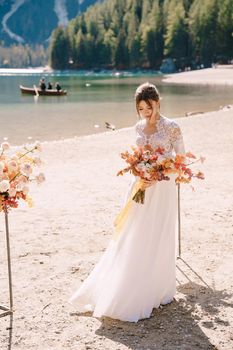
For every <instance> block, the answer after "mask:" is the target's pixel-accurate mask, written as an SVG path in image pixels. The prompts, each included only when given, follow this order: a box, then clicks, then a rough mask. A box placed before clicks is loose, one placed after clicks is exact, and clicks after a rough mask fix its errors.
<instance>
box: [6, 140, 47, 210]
mask: <svg viewBox="0 0 233 350" xmlns="http://www.w3.org/2000/svg"><path fill="white" fill-rule="evenodd" d="M9 150H10V145H9V143H8V142H3V143H2V144H1V147H0V211H5V212H7V211H8V210H9V209H10V208H17V207H18V202H19V200H20V199H23V200H25V201H26V202H27V204H28V205H29V206H32V200H31V198H30V197H29V195H28V193H29V183H30V182H31V181H36V182H37V183H38V184H40V183H42V182H43V181H44V180H45V176H44V174H43V173H39V174H37V175H34V174H33V170H34V167H36V166H40V165H41V160H40V158H39V157H38V156H32V154H33V153H34V152H36V151H41V145H40V144H39V143H36V144H35V145H33V146H31V147H30V148H28V147H26V146H25V147H24V148H23V149H22V150H20V151H18V152H16V153H15V154H13V155H10V154H9V153H10V152H9Z"/></svg>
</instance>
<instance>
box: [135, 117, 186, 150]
mask: <svg viewBox="0 0 233 350" xmlns="http://www.w3.org/2000/svg"><path fill="white" fill-rule="evenodd" d="M145 126H146V120H145V119H142V120H140V121H139V122H138V123H137V124H136V125H135V129H136V144H137V146H145V145H148V144H149V145H150V146H151V147H153V148H157V147H158V146H160V147H163V148H164V149H165V155H166V156H167V157H170V156H171V157H172V156H174V155H175V154H176V153H181V154H183V153H185V147H184V142H183V136H182V132H181V130H180V127H179V125H178V124H177V123H176V122H175V121H174V120H172V119H168V118H166V117H164V116H162V115H161V116H160V119H159V121H158V122H157V131H156V132H154V133H152V134H151V135H147V134H145V133H144V131H143V130H144V128H145ZM174 153H175V154H174Z"/></svg>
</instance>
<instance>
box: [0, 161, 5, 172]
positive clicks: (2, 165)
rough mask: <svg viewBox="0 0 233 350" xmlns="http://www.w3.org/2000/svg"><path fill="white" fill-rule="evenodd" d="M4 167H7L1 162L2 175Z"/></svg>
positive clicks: (0, 170)
mask: <svg viewBox="0 0 233 350" xmlns="http://www.w3.org/2000/svg"><path fill="white" fill-rule="evenodd" d="M4 167H5V164H4V163H3V162H0V174H2V173H3V169H4Z"/></svg>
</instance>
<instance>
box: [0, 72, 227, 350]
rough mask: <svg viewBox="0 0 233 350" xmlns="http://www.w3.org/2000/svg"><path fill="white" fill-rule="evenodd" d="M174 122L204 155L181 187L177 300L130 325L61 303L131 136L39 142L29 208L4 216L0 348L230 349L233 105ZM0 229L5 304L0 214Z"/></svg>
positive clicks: (115, 199)
mask: <svg viewBox="0 0 233 350" xmlns="http://www.w3.org/2000/svg"><path fill="white" fill-rule="evenodd" d="M216 71H217V70H216ZM198 73H199V72H198ZM200 73H201V71H200ZM229 73H230V71H229ZM181 74H182V73H181ZM187 74H191V72H189V73H187ZM177 122H178V123H179V125H180V127H181V129H182V132H183V136H184V141H185V146H186V151H192V152H193V153H195V154H196V155H202V156H205V157H206V161H205V163H204V164H203V165H200V166H199V167H198V168H200V170H202V171H204V173H205V177H206V179H205V180H204V181H195V182H194V183H193V185H194V187H195V191H192V189H191V187H190V186H189V185H182V187H181V229H182V255H181V257H182V258H181V259H177V294H176V296H175V300H174V301H173V302H172V303H171V304H169V305H165V306H163V307H160V308H159V309H154V310H153V314H152V317H151V318H150V319H145V320H140V321H139V322H138V323H130V322H122V321H119V320H113V319H110V318H107V317H103V318H101V319H97V318H93V317H92V314H91V313H86V314H79V313H77V312H76V310H75V309H74V307H73V306H71V305H70V304H68V298H69V297H70V295H71V293H72V292H73V291H74V290H75V289H76V287H78V286H79V285H80V284H81V283H82V281H83V280H84V279H85V278H86V277H87V276H88V274H89V273H90V271H91V270H92V268H93V266H94V265H95V263H96V262H97V261H98V260H99V258H100V257H101V255H102V254H103V251H104V250H105V249H106V247H107V245H108V243H109V240H110V238H111V236H112V234H113V221H114V219H115V217H116V215H117V213H118V212H119V210H120V208H121V206H122V203H123V201H124V197H125V195H126V192H127V190H128V186H129V183H130V180H131V179H130V176H124V177H117V176H116V173H117V171H118V170H119V169H120V168H122V165H123V162H122V160H121V158H120V156H119V154H120V152H122V151H124V150H125V149H127V148H129V147H130V145H132V144H134V137H135V133H134V129H133V128H125V129H120V130H117V131H109V132H105V133H101V134H96V135H91V136H84V137H77V138H73V139H67V140H63V141H54V142H44V143H43V144H42V146H43V152H42V155H41V156H42V158H43V160H44V165H43V168H42V169H41V170H43V172H44V173H45V175H46V182H45V183H44V184H43V185H42V186H40V187H33V188H32V191H31V194H32V197H33V201H34V207H33V208H32V209H28V208H27V207H26V206H24V205H23V204H22V205H21V206H20V207H19V208H18V209H17V210H12V211H11V213H10V215H9V221H10V233H11V248H12V273H13V287H14V307H15V312H14V318H13V328H12V329H11V330H9V329H8V328H9V323H10V318H9V317H4V318H0V348H1V350H5V349H9V347H8V342H9V341H10V343H11V345H12V347H11V348H12V350H15V349H17V350H18V349H19V350H32V349H33V350H52V349H53V350H64V349H67V350H68V349H69V350H85V349H90V350H94V349H98V350H100V349H101V350H102V349H104V350H108V349H111V350H126V349H132V350H146V349H148V350H180V349H184V350H193V349H197V350H201V349H203V350H207V349H218V350H230V349H232V348H233V332H232V329H233V328H232V327H233V314H232V301H233V285H232V274H233V259H232V232H233V219H232V217H233V178H232V161H233V155H232V149H233V137H232V130H233V109H232V108H225V109H224V110H221V111H216V112H211V113H205V114H202V115H195V116H190V117H186V118H179V119H177ZM0 228H1V230H0V237H1V238H0V256H1V258H0V285H1V289H0V301H1V304H7V279H6V268H7V266H6V261H5V260H6V259H5V241H4V234H5V233H4V217H3V215H1V216H0ZM129 298H130V295H129Z"/></svg>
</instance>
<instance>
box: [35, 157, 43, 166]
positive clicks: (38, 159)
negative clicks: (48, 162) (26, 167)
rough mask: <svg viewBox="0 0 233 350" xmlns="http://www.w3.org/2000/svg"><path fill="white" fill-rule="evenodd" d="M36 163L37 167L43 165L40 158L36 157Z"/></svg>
mask: <svg viewBox="0 0 233 350" xmlns="http://www.w3.org/2000/svg"><path fill="white" fill-rule="evenodd" d="M34 162H35V164H36V165H37V166H40V165H41V159H40V157H35V158H34Z"/></svg>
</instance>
